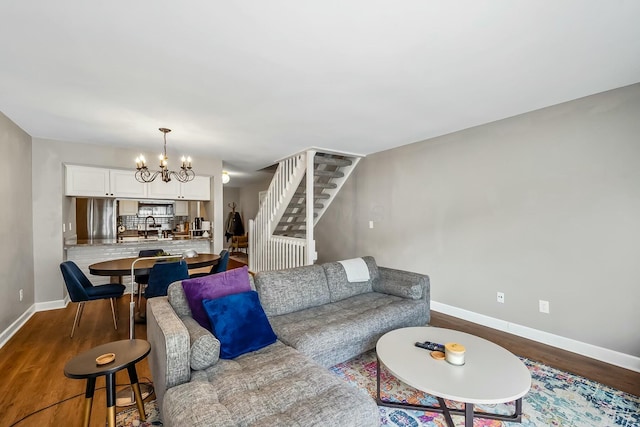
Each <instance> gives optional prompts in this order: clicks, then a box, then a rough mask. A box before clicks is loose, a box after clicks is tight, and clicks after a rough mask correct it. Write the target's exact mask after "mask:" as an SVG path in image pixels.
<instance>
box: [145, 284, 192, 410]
mask: <svg viewBox="0 0 640 427" xmlns="http://www.w3.org/2000/svg"><path fill="white" fill-rule="evenodd" d="M147 341H149V343H150V344H151V353H150V354H149V367H150V368H151V375H152V376H153V384H154V389H155V393H156V398H157V399H158V407H159V408H162V399H163V398H164V393H165V391H166V390H168V389H170V388H171V387H174V386H177V385H179V384H183V383H186V382H188V381H189V380H190V379H191V365H190V358H191V349H190V341H189V331H188V330H187V328H186V326H185V325H184V323H183V322H182V320H180V318H179V317H178V315H177V314H176V313H175V311H173V308H172V307H171V304H169V300H168V299H167V297H157V298H150V299H148V300H147Z"/></svg>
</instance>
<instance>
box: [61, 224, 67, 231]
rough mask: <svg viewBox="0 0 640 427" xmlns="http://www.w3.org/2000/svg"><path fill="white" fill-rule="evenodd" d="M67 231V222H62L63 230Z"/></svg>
mask: <svg viewBox="0 0 640 427" xmlns="http://www.w3.org/2000/svg"><path fill="white" fill-rule="evenodd" d="M66 231H67V224H65V223H62V232H63V233H65V232H66Z"/></svg>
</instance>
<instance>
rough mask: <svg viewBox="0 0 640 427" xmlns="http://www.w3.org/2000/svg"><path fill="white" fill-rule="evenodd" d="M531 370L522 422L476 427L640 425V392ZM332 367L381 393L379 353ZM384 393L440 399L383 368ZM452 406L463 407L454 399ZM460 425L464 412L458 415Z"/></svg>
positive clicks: (128, 415) (133, 422)
mask: <svg viewBox="0 0 640 427" xmlns="http://www.w3.org/2000/svg"><path fill="white" fill-rule="evenodd" d="M521 360H522V361H523V362H524V364H525V365H526V366H527V368H529V371H530V372H531V378H532V384H531V390H530V391H529V393H528V394H527V395H526V396H525V397H524V399H523V415H522V423H521V424H518V423H509V422H503V421H496V420H486V419H476V420H475V422H474V427H516V426H521V427H534V426H535V427H543V426H544V427H546V426H554V427H613V426H622V427H640V398H638V397H637V396H633V395H631V394H628V393H624V392H621V391H619V390H616V389H614V388H611V387H607V386H604V385H602V384H599V383H597V382H594V381H590V380H587V379H585V378H582V377H579V376H577V375H572V374H569V373H567V372H563V371H559V370H557V369H554V368H551V367H549V366H546V365H543V364H540V363H537V362H533V361H531V360H528V359H524V358H521ZM331 371H332V372H334V373H335V374H336V375H338V376H339V377H341V378H342V379H344V380H345V381H347V382H349V383H350V384H352V385H353V386H354V387H357V388H359V389H361V390H363V391H366V392H367V393H368V394H369V395H371V397H373V398H375V395H376V356H375V353H374V352H368V353H365V354H363V355H361V356H359V357H356V358H355V359H352V360H349V361H348V362H345V363H341V364H339V365H336V366H334V367H333V368H331ZM381 376H382V385H381V394H382V398H383V399H386V400H391V401H404V402H409V403H413V404H420V405H437V400H436V399H435V398H434V397H432V396H429V395H427V394H425V393H422V392H420V391H418V390H416V389H413V388H411V387H409V386H407V385H405V384H404V383H402V382H401V381H399V380H398V379H396V378H394V377H393V376H392V375H390V374H389V373H387V372H385V370H384V369H383V371H382V375H381ZM447 403H448V405H449V406H450V407H457V408H462V406H461V405H460V404H457V403H455V402H449V401H448V402H447ZM476 409H477V410H480V411H482V410H484V411H490V412H496V413H500V414H512V413H513V404H501V405H476ZM145 412H146V413H147V421H146V422H140V421H139V418H138V411H137V410H136V409H135V407H132V408H130V409H127V410H126V411H123V412H120V413H119V414H118V415H117V417H116V424H117V425H118V426H123V427H136V426H142V427H150V426H158V425H162V423H161V422H160V417H159V414H158V409H157V407H156V403H155V401H151V402H147V403H146V404H145ZM453 421H454V422H455V423H456V426H463V425H464V417H461V416H455V415H454V416H453ZM380 424H381V425H383V426H398V427H445V426H446V423H445V421H444V417H443V416H442V414H438V413H431V412H419V411H404V410H400V409H395V408H386V407H383V406H381V407H380Z"/></svg>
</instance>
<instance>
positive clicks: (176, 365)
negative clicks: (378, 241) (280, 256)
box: [147, 257, 429, 426]
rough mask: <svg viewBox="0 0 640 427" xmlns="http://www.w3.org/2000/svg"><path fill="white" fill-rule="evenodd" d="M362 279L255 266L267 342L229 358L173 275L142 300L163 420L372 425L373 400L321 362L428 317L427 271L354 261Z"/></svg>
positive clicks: (322, 270) (338, 268) (334, 269)
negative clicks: (271, 338)
mask: <svg viewBox="0 0 640 427" xmlns="http://www.w3.org/2000/svg"><path fill="white" fill-rule="evenodd" d="M362 259H363V260H364V262H365V263H366V268H367V269H368V276H369V278H368V280H364V281H357V282H354V281H351V282H350V281H349V280H348V278H347V272H346V271H345V268H346V267H345V266H344V265H343V264H341V263H339V262H332V263H326V264H322V265H312V266H307V267H299V268H293V269H288V270H279V271H266V272H260V273H258V274H257V275H256V276H255V277H254V278H253V279H252V282H251V287H252V288H254V289H255V290H256V291H257V292H258V295H259V298H260V304H261V305H262V308H263V309H264V311H265V313H266V315H267V317H268V319H269V322H270V324H271V327H272V328H273V330H274V332H275V333H276V335H277V337H278V340H277V341H276V343H274V344H271V345H268V346H267V347H264V348H262V349H260V350H258V351H254V352H250V353H247V354H243V355H242V356H239V357H237V358H235V359H232V360H228V359H219V358H218V353H219V348H220V344H219V342H218V340H217V339H216V338H215V337H214V336H213V334H212V333H211V332H209V331H208V330H207V329H205V328H203V327H201V326H200V325H199V324H198V323H197V322H196V321H194V319H193V318H191V312H190V310H189V305H188V304H187V302H186V299H185V295H184V292H183V290H182V286H181V282H176V283H174V284H172V285H171V286H170V287H169V294H168V296H167V297H159V298H152V299H149V300H148V301H147V339H148V340H149V342H150V343H151V354H150V356H149V363H150V366H151V371H152V375H153V381H154V385H155V392H156V397H157V400H158V404H159V407H160V409H161V413H162V421H163V423H164V425H165V426H186V425H189V426H285V425H286V426H298V425H299V426H303V425H304V426H316V425H317V426H326V425H340V426H375V425H378V424H379V414H378V409H377V406H376V404H375V401H374V400H373V399H372V398H371V397H369V396H368V395H367V394H366V393H364V392H363V391H361V390H358V389H356V388H354V387H352V386H351V385H349V384H347V383H345V382H344V381H343V380H341V379H339V378H338V377H337V376H335V375H333V374H332V373H330V372H329V370H327V369H326V367H329V366H332V365H335V364H337V363H340V362H344V361H346V360H348V359H350V358H352V357H355V356H357V355H358V354H361V353H363V352H365V351H367V350H371V349H373V348H375V344H376V342H377V340H378V338H380V337H381V336H382V335H383V334H384V333H386V332H388V331H390V330H393V329H397V328H401V327H407V326H419V325H425V324H427V323H428V322H429V278H428V276H426V275H422V274H416V273H410V272H406V271H400V270H394V269H389V268H385V267H378V266H377V265H376V263H375V260H374V259H373V258H372V257H363V258H362Z"/></svg>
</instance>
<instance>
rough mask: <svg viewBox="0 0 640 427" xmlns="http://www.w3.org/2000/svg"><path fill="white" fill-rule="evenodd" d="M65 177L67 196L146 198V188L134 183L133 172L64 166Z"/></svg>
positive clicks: (143, 185) (144, 185)
mask: <svg viewBox="0 0 640 427" xmlns="http://www.w3.org/2000/svg"><path fill="white" fill-rule="evenodd" d="M65 176H66V179H65V195H67V196H84V197H127V198H146V197H147V186H146V184H142V183H140V182H138V181H136V178H135V171H129V170H120V169H107V168H98V167H93V166H78V165H66V166H65Z"/></svg>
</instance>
